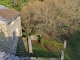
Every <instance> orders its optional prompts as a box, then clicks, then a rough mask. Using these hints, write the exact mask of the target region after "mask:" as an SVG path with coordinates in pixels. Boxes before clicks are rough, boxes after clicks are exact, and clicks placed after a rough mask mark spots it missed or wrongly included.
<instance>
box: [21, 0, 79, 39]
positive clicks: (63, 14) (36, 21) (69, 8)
mask: <svg viewBox="0 0 80 60" xmlns="http://www.w3.org/2000/svg"><path fill="white" fill-rule="evenodd" d="M75 2H76V1H75V0H74V1H73V0H67V1H64V0H60V1H59V0H56V1H54V0H50V1H49V0H44V1H43V2H42V1H34V2H28V4H27V5H26V6H24V7H23V8H22V11H21V16H22V26H23V29H24V30H25V32H26V34H32V33H35V34H36V33H37V34H41V35H42V34H49V35H54V36H60V37H62V38H64V37H63V35H65V36H66V37H68V38H69V37H70V36H71V35H72V34H73V33H74V32H75V31H76V30H78V29H79V28H80V27H79V25H80V21H79V20H80V18H79V14H80V5H79V3H78V2H76V3H75Z"/></svg>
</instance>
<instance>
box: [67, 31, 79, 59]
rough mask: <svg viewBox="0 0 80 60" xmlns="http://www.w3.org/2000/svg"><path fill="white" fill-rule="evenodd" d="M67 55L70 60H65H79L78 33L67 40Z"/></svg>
mask: <svg viewBox="0 0 80 60" xmlns="http://www.w3.org/2000/svg"><path fill="white" fill-rule="evenodd" d="M67 54H68V56H69V57H70V59H66V60H80V31H77V32H76V33H75V34H74V35H73V36H72V37H71V38H70V39H69V40H68V46H67Z"/></svg>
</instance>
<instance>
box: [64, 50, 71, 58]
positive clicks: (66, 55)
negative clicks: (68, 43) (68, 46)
mask: <svg viewBox="0 0 80 60" xmlns="http://www.w3.org/2000/svg"><path fill="white" fill-rule="evenodd" d="M64 60H72V59H71V57H70V56H69V54H68V52H67V51H65V52H64Z"/></svg>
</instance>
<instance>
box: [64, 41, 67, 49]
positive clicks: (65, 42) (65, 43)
mask: <svg viewBox="0 0 80 60" xmlns="http://www.w3.org/2000/svg"><path fill="white" fill-rule="evenodd" d="M66 46H67V40H64V48H66Z"/></svg>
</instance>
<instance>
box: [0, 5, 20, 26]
mask: <svg viewBox="0 0 80 60" xmlns="http://www.w3.org/2000/svg"><path fill="white" fill-rule="evenodd" d="M18 16H20V13H19V12H18V11H15V10H12V9H8V8H6V7H5V6H3V5H0V20H1V21H4V22H5V23H7V24H8V23H10V22H12V21H13V20H15V19H16V18H17V17H18Z"/></svg>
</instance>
